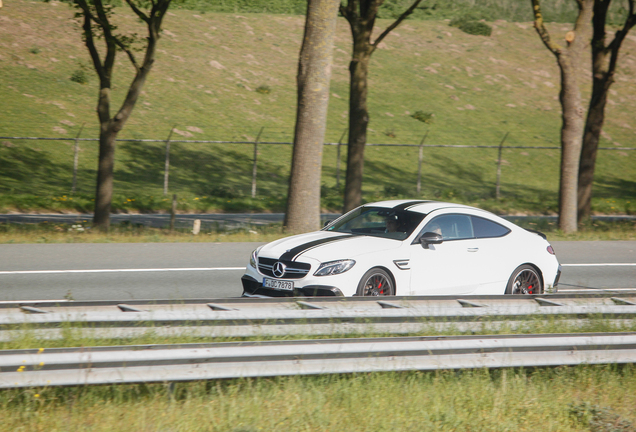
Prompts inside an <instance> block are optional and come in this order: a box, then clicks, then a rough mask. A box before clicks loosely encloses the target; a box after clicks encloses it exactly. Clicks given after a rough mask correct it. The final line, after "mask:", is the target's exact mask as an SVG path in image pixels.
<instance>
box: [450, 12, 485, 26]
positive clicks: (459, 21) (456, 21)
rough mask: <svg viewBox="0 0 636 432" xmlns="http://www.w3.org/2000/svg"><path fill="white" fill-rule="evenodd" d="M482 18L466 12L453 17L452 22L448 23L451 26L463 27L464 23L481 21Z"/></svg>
mask: <svg viewBox="0 0 636 432" xmlns="http://www.w3.org/2000/svg"><path fill="white" fill-rule="evenodd" d="M480 19H481V18H480V17H478V16H477V15H473V14H465V15H461V16H458V17H455V18H453V19H452V20H451V21H450V23H448V25H449V26H451V27H458V28H459V27H461V26H462V25H464V24H466V23H468V22H471V21H479V20H480Z"/></svg>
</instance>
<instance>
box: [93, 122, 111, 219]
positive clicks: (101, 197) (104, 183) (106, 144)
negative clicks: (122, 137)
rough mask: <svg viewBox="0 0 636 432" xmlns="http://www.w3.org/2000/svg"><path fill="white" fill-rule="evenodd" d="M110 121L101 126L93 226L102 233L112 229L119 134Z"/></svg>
mask: <svg viewBox="0 0 636 432" xmlns="http://www.w3.org/2000/svg"><path fill="white" fill-rule="evenodd" d="M110 123H111V122H110V121H108V122H107V123H106V124H102V125H101V132H100V134H99V156H98V159H97V185H96V191H95V215H94V216H93V225H94V226H95V227H97V228H99V229H100V230H101V231H108V230H109V229H110V205H111V201H112V198H113V170H114V166H115V144H116V142H115V139H116V138H117V133H116V132H115V131H113V130H112V128H111V127H110Z"/></svg>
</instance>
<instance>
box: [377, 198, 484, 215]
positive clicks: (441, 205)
mask: <svg viewBox="0 0 636 432" xmlns="http://www.w3.org/2000/svg"><path fill="white" fill-rule="evenodd" d="M365 207H386V208H391V209H395V210H409V211H413V212H417V213H424V214H428V213H430V212H432V211H434V210H440V209H445V208H458V209H470V210H480V209H478V208H476V207H470V206H467V205H463V204H455V203H447V202H441V201H427V200H390V201H380V202H375V203H367V204H365ZM481 211H484V210H481Z"/></svg>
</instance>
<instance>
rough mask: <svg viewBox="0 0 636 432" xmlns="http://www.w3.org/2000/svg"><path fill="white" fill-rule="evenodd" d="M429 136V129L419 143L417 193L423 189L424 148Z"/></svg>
mask: <svg viewBox="0 0 636 432" xmlns="http://www.w3.org/2000/svg"><path fill="white" fill-rule="evenodd" d="M427 136H428V131H426V133H425V134H424V137H423V138H422V141H420V145H419V156H418V158H417V193H418V194H419V193H420V191H421V190H422V158H423V156H424V155H423V153H424V152H423V150H424V141H426V137H427Z"/></svg>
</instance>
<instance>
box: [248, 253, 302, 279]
mask: <svg viewBox="0 0 636 432" xmlns="http://www.w3.org/2000/svg"><path fill="white" fill-rule="evenodd" d="M278 261H280V262H282V263H283V264H285V266H286V267H287V268H286V269H285V274H283V276H281V279H302V278H304V277H305V276H306V275H307V273H309V269H311V264H307V263H302V262H296V261H281V260H277V259H272V258H259V259H258V271H260V272H261V273H262V274H264V275H265V276H270V277H276V276H274V273H273V272H272V269H273V268H274V264H275V263H276V262H278Z"/></svg>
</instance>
